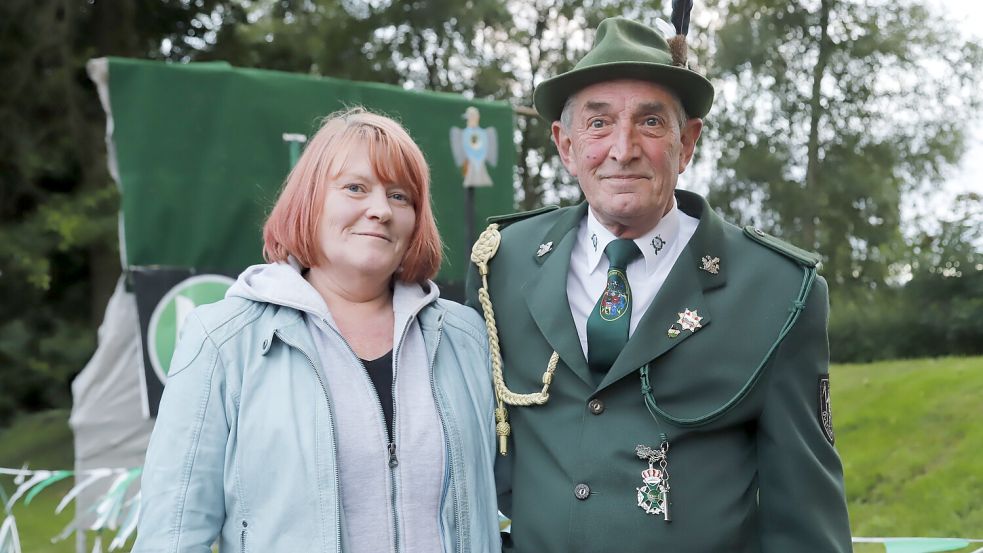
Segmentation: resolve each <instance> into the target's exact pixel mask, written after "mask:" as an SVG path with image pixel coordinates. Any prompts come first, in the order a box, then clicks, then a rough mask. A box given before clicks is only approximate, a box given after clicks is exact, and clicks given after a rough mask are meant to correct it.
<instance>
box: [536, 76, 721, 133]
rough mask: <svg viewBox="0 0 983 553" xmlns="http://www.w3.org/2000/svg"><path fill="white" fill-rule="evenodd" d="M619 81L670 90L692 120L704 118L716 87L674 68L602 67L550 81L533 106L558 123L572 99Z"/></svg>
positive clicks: (542, 86)
mask: <svg viewBox="0 0 983 553" xmlns="http://www.w3.org/2000/svg"><path fill="white" fill-rule="evenodd" d="M619 79H636V80H640V81H649V82H653V83H655V84H658V85H662V86H664V87H666V88H668V89H669V90H671V91H673V92H674V93H675V94H676V96H678V97H679V100H680V101H681V102H682V104H683V109H685V110H686V114H687V115H688V116H690V117H705V116H706V114H707V113H709V112H710V106H712V105H713V85H712V84H710V81H708V80H707V79H706V77H704V76H703V75H700V74H699V73H696V72H694V71H690V70H689V69H685V68H682V67H676V66H673V65H666V64H662V63H647V62H637V61H633V62H611V63H602V64H597V65H592V66H590V67H584V68H583V69H574V70H573V71H568V72H566V73H563V74H561V75H557V76H556V77H553V78H552V79H547V80H545V81H543V82H541V83H539V86H537V87H536V90H535V91H534V92H533V105H535V106H536V111H538V112H539V114H540V115H541V116H542V117H543V118H545V119H546V120H547V121H556V120H558V119H559V118H560V112H562V111H563V105H564V104H565V103H566V101H567V98H569V97H570V96H571V95H573V94H575V93H577V92H578V91H580V90H581V89H583V88H585V87H588V86H590V85H592V84H597V83H600V82H604V81H615V80H619Z"/></svg>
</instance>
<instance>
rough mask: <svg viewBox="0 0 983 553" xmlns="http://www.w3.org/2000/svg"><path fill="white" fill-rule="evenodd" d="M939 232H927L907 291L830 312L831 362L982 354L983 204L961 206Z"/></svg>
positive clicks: (874, 294) (965, 201)
mask: <svg viewBox="0 0 983 553" xmlns="http://www.w3.org/2000/svg"><path fill="white" fill-rule="evenodd" d="M956 205H957V206H958V208H957V209H956V210H955V211H954V212H953V214H952V215H951V218H949V219H947V220H946V219H943V220H942V221H941V222H940V227H939V230H938V232H937V233H935V234H930V233H927V232H925V233H922V234H921V235H920V236H919V237H917V238H916V239H915V242H916V246H915V247H914V248H913V249H912V252H911V254H910V261H909V262H908V263H899V264H898V266H897V267H895V270H903V271H905V272H906V273H910V277H911V280H910V281H909V282H907V283H906V284H905V285H904V286H893V287H880V288H877V289H874V290H869V291H865V292H862V293H859V294H854V295H852V296H850V295H846V294H841V295H840V296H839V301H835V300H836V298H834V303H833V305H832V311H831V318H830V350H831V353H832V357H833V360H834V361H854V362H858V361H869V360H874V359H896V358H911V357H924V356H934V355H946V354H949V355H974V354H977V355H978V354H981V353H983V253H981V252H980V251H979V246H978V244H980V242H981V241H983V227H981V226H980V225H979V224H977V223H976V221H979V220H981V217H980V215H981V212H983V197H981V196H980V195H977V194H968V195H965V196H962V197H961V198H958V199H957V202H956Z"/></svg>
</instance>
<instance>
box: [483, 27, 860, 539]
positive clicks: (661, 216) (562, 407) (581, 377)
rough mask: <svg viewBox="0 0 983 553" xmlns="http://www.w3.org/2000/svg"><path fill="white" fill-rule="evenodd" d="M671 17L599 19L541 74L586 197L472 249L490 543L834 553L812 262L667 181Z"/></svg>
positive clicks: (675, 52) (677, 139) (697, 95)
mask: <svg viewBox="0 0 983 553" xmlns="http://www.w3.org/2000/svg"><path fill="white" fill-rule="evenodd" d="M673 20H674V23H675V24H676V29H677V31H678V33H677V35H676V36H673V37H671V38H670V39H669V40H668V41H667V40H666V39H665V38H664V37H663V36H662V34H661V33H659V32H657V31H655V30H652V29H650V28H648V27H646V26H644V25H641V24H639V23H637V22H634V21H631V20H628V19H624V18H612V19H607V20H605V21H603V22H602V23H601V24H600V26H599V27H598V29H597V34H596V38H595V43H594V46H593V48H592V49H591V51H590V52H588V53H587V54H586V55H585V56H584V58H583V59H582V60H581V61H580V62H579V63H578V64H577V65H576V67H575V68H574V69H573V70H571V71H569V72H567V73H564V74H561V75H558V76H556V77H554V78H552V79H549V80H547V81H544V82H543V83H542V84H540V85H539V87H538V88H537V89H536V91H535V98H534V100H535V105H536V107H537V109H538V111H539V113H540V114H542V115H543V116H544V117H546V118H547V119H548V120H550V121H552V122H553V123H552V134H553V140H554V141H555V143H556V147H557V149H558V151H559V155H560V158H561V159H562V161H563V164H564V166H565V167H566V169H567V170H568V171H569V172H570V174H571V175H573V176H574V177H576V178H577V179H578V180H579V182H580V187H581V189H582V190H583V193H584V196H585V197H586V202H584V203H582V204H580V205H578V206H575V207H569V208H564V209H550V208H547V209H542V210H538V211H535V212H530V213H521V214H516V215H511V216H505V217H501V218H497V220H496V219H494V218H493V220H492V222H493V224H491V225H490V226H489V228H488V230H486V231H485V233H483V234H482V236H481V238H480V239H479V241H478V242H477V243H476V244H475V247H474V251H473V256H472V260H473V261H474V262H475V270H474V271H472V275H471V282H470V284H469V303H470V305H472V306H473V307H474V308H475V309H477V310H479V311H480V312H482V313H483V314H484V316H485V320H486V323H487V324H488V326H489V330H490V332H491V334H492V350H493V360H492V364H493V368H492V370H493V373H494V380H495V384H496V393H497V394H498V397H499V409H498V410H497V412H496V417H497V419H498V431H499V436H500V438H499V439H500V448H501V450H502V453H503V456H502V457H500V458H499V464H500V466H499V467H498V468H499V469H500V470H499V475H498V476H499V480H500V482H499V484H500V508H501V509H502V511H503V512H504V513H505V514H506V515H507V516H509V517H510V518H511V519H512V528H511V535H510V536H509V537H506V538H505V540H504V541H505V549H506V550H507V551H509V550H512V551H519V552H522V553H545V552H579V551H584V552H624V553H628V552H643V551H644V552H653V551H659V552H666V553H837V552H848V551H850V550H851V543H850V541H851V539H850V528H849V522H848V519H847V511H846V502H845V499H844V491H843V479H842V468H841V464H840V460H839V458H838V456H837V453H836V451H835V449H834V447H833V428H832V424H831V421H830V410H829V377H828V358H829V347H828V341H827V334H826V322H827V311H828V300H827V287H826V283H825V281H824V280H823V279H822V278H820V277H817V276H816V266H817V263H818V261H819V257H818V256H817V255H815V254H812V253H809V252H806V251H804V250H800V249H798V248H796V247H794V246H791V245H788V244H786V243H784V242H781V241H779V240H777V239H775V238H772V237H770V236H768V235H767V234H765V233H763V232H761V231H760V230H758V229H755V228H751V227H748V228H745V229H739V228H737V227H735V226H732V225H730V224H728V223H726V222H724V221H723V220H721V218H720V217H719V216H718V215H717V214H716V213H715V212H714V211H713V209H712V208H711V207H710V206H709V205H708V204H707V202H706V201H705V200H704V199H703V198H702V197H701V196H698V195H696V194H693V193H689V192H684V191H680V190H676V182H677V178H678V176H679V174H681V173H683V171H684V170H685V169H686V167H687V165H688V163H689V162H690V160H691V159H692V156H693V152H694V149H695V147H696V143H697V140H698V138H699V136H700V132H701V129H702V127H703V121H702V119H701V118H702V117H704V116H705V115H706V114H707V112H708V111H709V110H710V106H711V103H712V100H713V88H712V86H711V84H710V83H709V81H707V80H706V79H705V78H704V77H702V76H701V75H699V74H698V73H696V72H695V71H693V70H691V69H690V68H689V67H688V65H687V64H686V60H685V39H684V38H683V37H684V35H685V26H686V25H687V24H688V23H687V22H686V20H688V13H686V14H678V13H674V14H673ZM681 22H682V24H680V23H681Z"/></svg>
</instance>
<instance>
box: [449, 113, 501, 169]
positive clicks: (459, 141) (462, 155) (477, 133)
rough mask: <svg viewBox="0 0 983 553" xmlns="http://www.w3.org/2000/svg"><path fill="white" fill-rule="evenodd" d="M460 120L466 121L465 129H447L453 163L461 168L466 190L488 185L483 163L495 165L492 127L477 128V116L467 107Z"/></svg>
mask: <svg viewBox="0 0 983 553" xmlns="http://www.w3.org/2000/svg"><path fill="white" fill-rule="evenodd" d="M461 117H462V118H464V119H466V120H467V126H466V127H465V128H463V129H462V128H459V127H452V128H451V152H453V154H454V163H455V164H457V166H458V167H460V168H461V172H462V174H463V175H464V186H465V187H466V188H470V187H476V186H491V185H492V180H491V176H490V175H489V174H488V168H487V166H486V165H485V164H486V163H490V164H492V165H493V166H494V165H497V164H498V134H497V133H496V132H495V127H486V128H481V127H479V126H478V121H479V120H480V119H481V114H480V113H478V108H476V107H474V106H468V109H466V110H464V115H462V116H461Z"/></svg>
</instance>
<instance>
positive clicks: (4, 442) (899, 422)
mask: <svg viewBox="0 0 983 553" xmlns="http://www.w3.org/2000/svg"><path fill="white" fill-rule="evenodd" d="M831 382H832V401H833V420H834V425H835V430H836V445H837V448H838V449H839V451H840V455H841V456H842V457H843V464H844V470H845V472H846V487H847V495H848V499H849V503H850V518H851V521H852V524H853V534H854V535H855V536H868V537H876V536H936V537H964V538H983V424H980V421H981V420H983V357H972V358H944V359H928V360H925V359H922V360H913V361H892V362H882V363H872V364H866V365H838V366H834V367H833V368H832V375H831ZM67 418H68V413H67V412H65V411H53V412H50V413H42V414H39V415H33V416H27V417H22V418H21V419H19V420H18V421H17V422H16V423H15V425H14V426H13V427H11V428H9V429H8V430H7V431H4V432H0V466H5V467H20V466H21V465H22V464H23V462H24V461H29V462H30V466H31V467H34V468H71V465H72V456H71V451H72V439H71V432H70V431H69V429H68V425H67V423H66V421H67ZM0 486H2V487H3V489H4V490H5V491H6V493H7V494H8V495H9V494H10V493H11V492H12V480H11V478H9V477H0ZM56 486H57V487H55V486H53V487H52V488H51V489H49V490H46V491H45V492H43V493H41V494H40V495H39V496H38V497H37V498H36V499H35V500H34V503H32V504H31V505H30V507H28V508H24V507H23V505H20V504H19V506H18V507H17V508H16V509H15V514H16V515H17V520H18V527H19V528H20V533H21V541H22V543H23V545H24V551H31V552H38V553H63V552H64V553H70V552H71V551H72V547H71V543H70V542H71V539H69V540H67V541H65V542H61V543H58V544H54V545H52V544H51V543H50V542H49V539H50V538H51V537H52V536H54V535H56V534H58V532H60V531H61V529H62V528H64V526H65V525H66V524H67V523H68V517H69V516H71V515H70V514H67V513H63V514H62V515H60V516H58V517H54V516H53V515H52V513H53V511H54V506H55V505H56V504H57V502H58V500H59V499H60V497H61V496H62V495H63V494H64V492H65V491H67V485H66V486H59V485H56ZM70 510H71V509H66V511H70ZM980 547H983V544H975V546H971V547H967V548H964V549H961V550H959V551H961V552H964V553H969V552H971V551H975V550H976V549H978V548H980ZM855 551H856V552H857V553H882V552H883V551H884V546H882V545H879V544H859V545H857V547H856V549H855Z"/></svg>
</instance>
